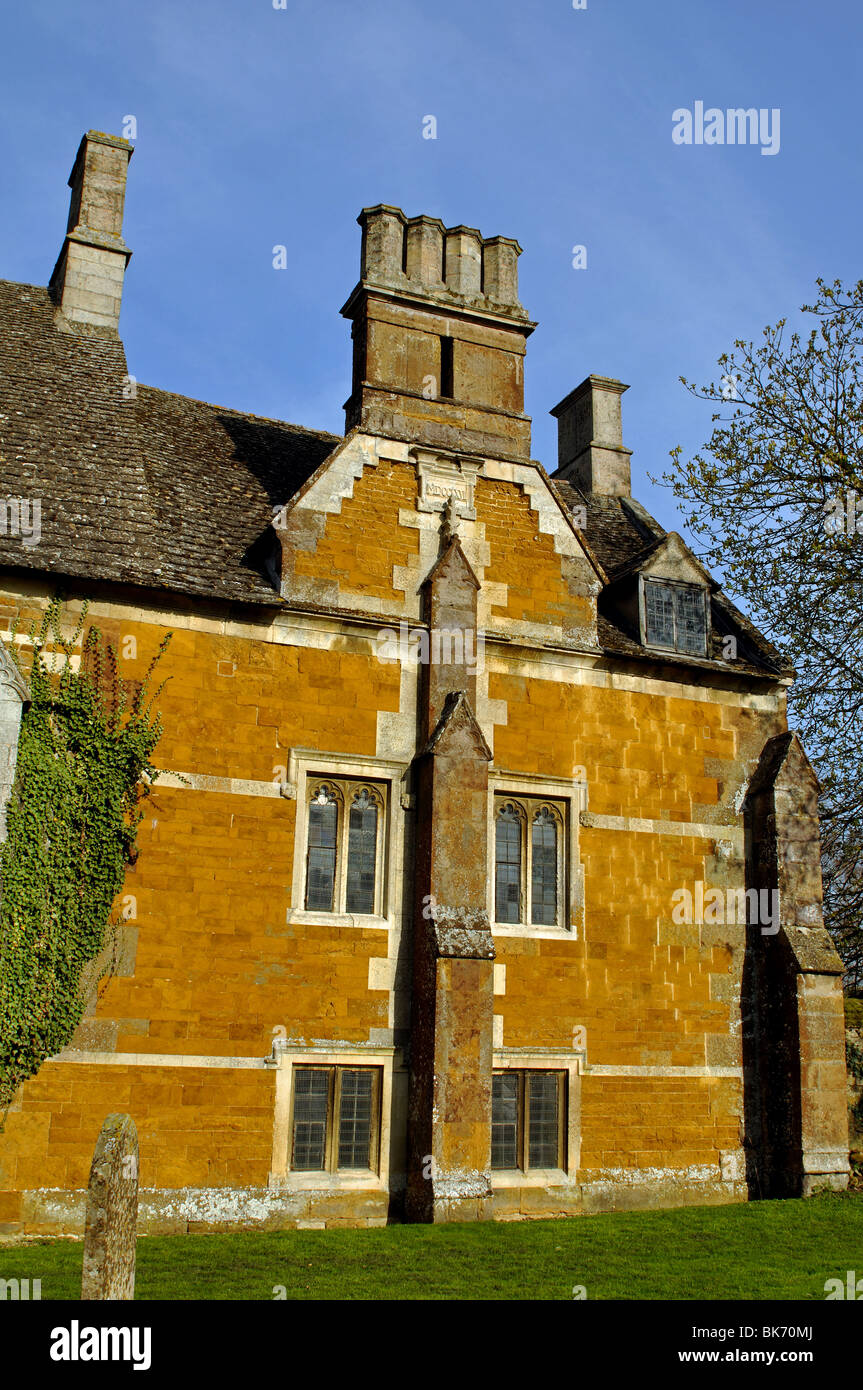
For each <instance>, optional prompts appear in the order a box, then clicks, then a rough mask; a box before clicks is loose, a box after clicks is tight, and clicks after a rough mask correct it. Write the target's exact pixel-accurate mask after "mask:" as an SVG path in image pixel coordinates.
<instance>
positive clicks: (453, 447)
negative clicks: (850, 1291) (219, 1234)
mask: <svg viewBox="0 0 863 1390" xmlns="http://www.w3.org/2000/svg"><path fill="white" fill-rule="evenodd" d="M131 154H132V148H131V146H130V145H129V144H127V143H126V142H125V141H124V140H121V139H118V138H115V137H113V136H109V135H103V134H101V133H98V132H93V131H91V132H89V134H88V135H86V136H85V137H84V139H83V141H82V143H81V147H80V149H79V152H78V156H77V159H76V161H75V165H74V168H73V171H72V175H71V179H70V185H71V188H72V200H71V211H70V216H69V225H68V229H67V232H66V236H65V240H64V242H63V246H62V249H61V252H60V257H59V259H58V262H57V265H56V267H55V270H54V273H53V275H52V277H51V280H50V284H49V286H48V288H47V289H45V288H41V287H36V286H32V285H21V284H13V283H9V282H2V283H0V373H2V374H0V402H2V405H0V411H2V419H0V451H2V469H3V479H4V483H3V490H4V491H5V492H6V493H8V499H7V501H12V500H14V501H15V504H16V507H17V512H15V515H16V516H18V518H19V520H20V517H21V516H24V515H25V514H26V515H28V516H31V515H32V512H33V505H35V503H36V502H37V501H38V503H39V509H40V511H39V514H40V533H39V536H38V543H35V542H34V535H33V529H32V527H31V530H30V533H29V541H30V542H31V543H29V544H28V543H25V542H26V540H27V538H26V537H25V536H24V535H23V528H22V527H21V526H20V525H19V526H18V527H17V528H16V527H15V526H14V525H9V524H8V518H9V516H10V515H12V513H13V511H14V510H15V509H14V508H13V509H11V510H10V508H9V507H8V506H7V525H6V527H5V531H4V534H3V535H2V536H0V565H2V583H0V614H2V617H3V619H4V623H3V626H4V628H5V630H6V631H8V629H9V627H10V624H11V622H12V621H13V619H14V618H15V617H20V618H23V619H24V621H25V624H26V622H27V620H28V619H29V618H31V617H32V616H38V614H39V613H40V612H42V611H44V608H45V606H46V604H47V603H48V601H49V599H50V597H51V596H52V595H53V594H55V593H56V592H58V591H62V592H63V593H64V594H65V596H66V612H67V614H69V615H70V617H71V620H72V621H74V619H75V616H76V614H77V613H78V612H79V611H80V606H81V604H82V602H83V601H84V600H88V601H89V605H90V607H89V615H88V622H92V623H94V624H95V625H97V626H98V627H99V629H100V630H101V631H102V632H103V633H105V634H106V636H107V637H108V638H109V639H111V640H112V641H113V642H114V643H115V644H116V646H117V649H118V651H120V652H121V653H122V655H123V658H124V661H123V665H124V671H125V674H126V675H128V677H129V678H130V679H138V678H140V676H141V675H142V673H143V671H144V670H145V668H146V666H147V664H148V663H149V661H150V659H151V657H152V656H153V654H154V653H155V651H156V650H157V648H158V645H159V643H160V641H161V639H162V637H163V635H164V634H165V633H166V632H168V631H171V632H172V633H173V638H172V641H171V643H170V646H169V648H168V652H167V654H166V657H165V659H164V664H163V668H162V669H163V672H164V674H166V675H169V676H170V680H169V681H168V684H167V686H166V688H165V690H164V693H163V695H162V697H161V699H160V709H161V711H162V715H163V720H164V727H165V732H164V737H163V739H162V742H161V744H160V746H159V748H158V750H157V757H158V760H159V763H160V766H162V767H164V768H166V769H170V772H168V773H166V775H164V776H163V777H162V778H161V779H160V780H159V781H158V782H157V784H156V786H155V788H154V794H153V796H152V799H151V800H150V801H149V802H148V803H147V815H146V819H145V821H144V823H143V825H142V828H141V832H140V835H139V846H140V854H139V856H138V858H137V861H136V863H135V865H134V866H133V867H130V870H129V874H128V879H127V884H126V892H125V895H124V899H123V904H124V908H123V915H124V918H125V920H124V922H123V925H122V928H121V935H122V942H121V950H120V953H119V960H118V961H117V964H116V968H115V972H114V975H113V977H112V978H111V979H110V981H109V983H108V985H107V988H105V989H104V991H103V992H102V993H101V994H100V997H99V998H98V999H97V1000H94V1001H93V1002H92V1004H91V1006H90V1008H89V1010H88V1014H87V1016H86V1017H85V1019H84V1021H83V1022H82V1024H81V1025H80V1027H79V1029H78V1031H77V1033H76V1035H75V1036H74V1037H73V1038H72V1039H71V1041H70V1044H69V1046H68V1048H67V1049H66V1050H65V1051H64V1052H62V1053H61V1054H60V1055H59V1056H57V1057H55V1058H53V1059H52V1060H50V1061H49V1062H47V1063H46V1064H45V1065H44V1066H43V1067H42V1069H41V1071H40V1072H39V1073H38V1075H37V1076H36V1077H35V1078H33V1079H32V1080H31V1081H29V1082H28V1083H27V1084H26V1085H24V1086H23V1087H22V1088H21V1090H20V1091H19V1093H18V1096H17V1097H16V1100H15V1102H14V1104H13V1107H12V1110H11V1111H10V1113H9V1115H8V1118H7V1121H6V1126H5V1131H4V1132H3V1133H2V1135H0V1223H3V1224H2V1229H3V1230H6V1231H55V1232H56V1231H64V1230H79V1229H80V1227H81V1222H82V1219H83V1202H84V1194H83V1189H84V1188H85V1185H86V1178H87V1171H88V1166H89V1162H90V1158H91V1156H92V1152H93V1145H94V1142H95V1139H96V1136H97V1134H98V1132H99V1129H100V1127H101V1124H102V1121H103V1120H104V1118H105V1116H106V1115H107V1114H108V1113H110V1112H113V1111H123V1112H129V1113H130V1114H131V1115H132V1116H133V1118H134V1121H135V1123H136V1126H137V1129H138V1134H139V1137H140V1178H141V1185H142V1190H141V1198H140V1221H141V1228H142V1229H145V1230H151V1231H158V1230H188V1229H203V1228H205V1227H206V1228H212V1227H216V1226H228V1227H230V1226H235V1225H239V1224H244V1225H265V1224H269V1225H275V1226H280V1225H294V1224H297V1225H324V1224H326V1225H338V1224H376V1223H383V1222H385V1221H387V1219H392V1218H393V1217H397V1216H399V1215H400V1214H402V1213H404V1214H405V1215H406V1216H407V1218H408V1219H416V1220H435V1221H441V1220H451V1219H452V1220H466V1219H475V1218H499V1219H506V1218H515V1217H526V1216H542V1215H557V1214H565V1213H578V1212H589V1211H596V1210H601V1209H610V1208H614V1207H620V1206H643V1205H651V1206H652V1205H675V1204H684V1203H719V1202H728V1201H740V1200H745V1199H746V1198H747V1196H753V1195H754V1196H758V1195H762V1196H770V1195H783V1194H791V1193H808V1192H810V1191H812V1190H813V1189H815V1188H816V1187H818V1186H822V1185H828V1186H833V1187H842V1186H844V1185H845V1184H846V1182H847V1174H848V1131H847V1115H846V1108H845V1065H844V1052H843V1013H842V990H841V964H840V961H839V959H838V957H837V956H836V955H835V953H834V951H833V949H832V947H831V945H830V941H829V938H828V936H827V934H826V932H825V930H824V927H823V924H822V918H821V880H820V868H819V835H818V821H817V783H816V780H815V777H814V775H813V773H812V770H811V768H810V766H809V764H808V762H807V760H806V757H805V754H804V752H803V750H802V748H801V747H800V744H799V742H798V741H797V739H796V738H795V737H794V736H793V735H791V734H789V733H788V732H787V724H786V690H787V687H788V684H789V682H790V679H791V672H790V671H789V670H788V668H787V666H786V665H785V664H783V660H782V658H781V657H780V656H779V654H778V653H777V652H776V651H775V650H773V648H772V647H771V646H770V645H769V643H768V642H767V641H765V640H764V638H763V637H762V636H760V635H759V633H758V632H757V631H755V630H754V629H753V627H752V626H751V624H750V623H749V622H748V621H747V620H746V618H745V617H744V616H742V615H741V614H740V613H739V612H738V611H737V610H736V609H735V608H734V606H733V605H732V604H731V602H730V601H729V600H728V598H726V597H725V595H724V594H723V593H722V592H721V590H720V589H719V587H718V585H717V584H716V583H715V582H714V581H713V580H712V579H711V577H710V575H709V574H707V573H706V572H705V570H704V569H703V568H702V566H701V565H700V564H699V562H698V561H697V560H696V558H695V557H694V556H693V555H692V554H691V553H690V551H689V550H688V548H687V546H686V545H685V543H684V542H683V541H682V539H681V538H680V537H679V536H678V535H676V534H675V533H673V532H672V533H666V532H665V531H664V530H663V528H662V527H661V526H659V525H658V524H657V522H656V521H655V520H654V519H653V518H652V517H651V516H650V515H649V514H648V513H647V511H646V510H645V509H644V507H643V506H641V505H640V504H639V503H638V502H637V501H636V500H635V499H634V498H633V497H632V495H631V488H630V450H629V449H628V448H627V447H626V446H625V444H624V442H623V438H624V436H623V433H622V428H621V397H622V394H623V392H624V391H626V389H627V388H626V386H624V385H623V384H622V383H621V382H619V381H616V380H613V379H610V378H607V377H604V376H597V375H592V376H588V377H586V379H585V380H584V381H582V383H581V385H579V386H577V387H576V388H575V389H574V390H573V391H572V392H571V393H570V394H569V395H568V396H567V397H566V398H565V399H564V400H563V401H561V402H560V404H559V405H557V406H555V407H554V410H553V412H552V413H553V414H554V415H555V416H556V417H557V420H558V425H559V453H558V460H557V464H556V468H554V469H553V470H549V471H547V470H546V468H544V467H543V465H542V464H541V463H539V462H537V461H536V460H535V459H533V458H532V457H531V447H530V420H529V419H528V417H527V416H526V415H525V413H524V358H525V349H526V344H527V339H528V338H529V336H530V335H531V333H532V332H533V330H534V328H535V327H536V325H535V324H534V323H533V322H531V320H530V319H529V317H528V315H527V312H526V311H525V309H524V308H523V307H522V305H521V304H520V302H519V297H518V287H517V272H516V266H517V259H518V256H519V254H520V251H521V248H520V247H519V245H518V243H517V242H515V241H513V240H511V239H509V238H507V237H502V236H496V237H492V238H483V237H482V236H481V235H480V233H479V232H477V231H475V230H474V229H472V228H470V227H464V226H458V227H452V228H447V227H444V225H443V224H442V223H441V222H440V221H438V220H437V219H436V218H432V217H426V216H419V217H411V218H408V217H406V216H405V215H404V214H403V213H402V212H401V211H400V210H399V209H398V208H394V207H389V206H384V205H379V206H376V207H370V208H366V209H364V210H363V212H362V213H361V215H360V217H359V219H358V220H359V223H360V226H361V228H362V251H361V273H360V279H359V282H358V284H357V286H356V288H355V289H354V290H353V291H352V293H351V294H350V296H349V298H348V300H347V303H346V304H345V306H344V308H343V310H342V313H343V314H344V316H345V317H346V318H347V319H349V320H350V323H351V332H352V338H353V386H352V390H351V394H350V398H349V400H348V402H347V405H346V433H345V435H344V437H343V438H341V437H336V436H333V435H328V434H324V433H321V432H319V431H315V430H308V429H304V428H301V427H299V426H296V425H289V424H285V423H282V422H280V421H276V420H265V419H260V418H256V417H254V416H250V415H246V414H242V413H238V412H235V411H232V410H230V409H228V408H223V407H219V406H213V405H209V404H205V403H204V402H201V401H195V400H190V399H187V398H185V397H183V396H177V395H173V394H171V393H169V392H166V391H162V390H155V389H153V388H151V387H147V386H145V385H142V384H138V383H137V382H135V380H134V377H133V376H132V375H130V371H129V366H128V365H127V360H126V356H125V352H124V348H123V344H122V342H121V340H120V338H119V336H118V321H119V313H120V304H121V297H122V294H123V287H124V276H125V273H126V268H127V263H128V261H129V257H130V255H131V252H130V250H129V248H128V246H127V245H126V244H125V242H124V240H123V230H122V213H123V200H124V192H125V181H126V174H127V167H128V162H129V158H130V156H131ZM130 289H131V285H130ZM28 506H29V508H30V510H29V511H28ZM130 639H134V641H131V640H130ZM4 673H5V666H4V667H2V668H0V683H2V681H3V680H5V675H4ZM3 689H4V699H5V698H6V695H7V694H8V695H9V698H10V699H11V698H13V696H14V698H15V699H17V700H18V701H19V705H20V701H21V700H25V699H26V691H24V690H18V691H14V692H11V691H10V690H9V687H8V683H7V685H6V686H4V687H3ZM18 717H20V709H19V710H18V711H17V713H16V712H15V711H14V710H13V711H12V713H11V714H10V715H9V718H8V719H7V718H6V716H5V715H4V722H3V724H2V728H3V730H4V731H6V745H5V763H2V762H0V765H2V766H4V767H11V766H13V765H14V738H15V730H16V728H17V724H16V718H18ZM9 731H11V732H9ZM777 893H778V898H777ZM747 909H748V915H747Z"/></svg>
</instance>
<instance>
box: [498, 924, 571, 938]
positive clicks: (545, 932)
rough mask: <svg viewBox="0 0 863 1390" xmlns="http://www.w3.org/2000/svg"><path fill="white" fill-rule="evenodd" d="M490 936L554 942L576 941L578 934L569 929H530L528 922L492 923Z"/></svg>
mask: <svg viewBox="0 0 863 1390" xmlns="http://www.w3.org/2000/svg"><path fill="white" fill-rule="evenodd" d="M491 933H492V936H524V937H532V938H534V939H535V938H537V937H540V938H546V939H549V940H555V941H576V940H577V939H578V933H577V932H576V930H575V928H571V927H532V926H531V925H530V923H529V922H492V924H491Z"/></svg>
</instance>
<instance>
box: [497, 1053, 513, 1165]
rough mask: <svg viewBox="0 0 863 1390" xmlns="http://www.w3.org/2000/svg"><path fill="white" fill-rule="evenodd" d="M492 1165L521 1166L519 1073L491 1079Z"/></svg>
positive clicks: (498, 1073) (499, 1072)
mask: <svg viewBox="0 0 863 1390" xmlns="http://www.w3.org/2000/svg"><path fill="white" fill-rule="evenodd" d="M491 1166H492V1168H517V1167H518V1072H515V1071H512V1072H507V1071H498V1072H495V1073H494V1075H493V1076H492V1079H491Z"/></svg>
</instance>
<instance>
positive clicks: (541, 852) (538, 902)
mask: <svg viewBox="0 0 863 1390" xmlns="http://www.w3.org/2000/svg"><path fill="white" fill-rule="evenodd" d="M565 824H566V820H565V810H564V803H562V802H558V801H547V800H545V799H541V798H539V797H531V796H520V795H519V796H504V795H500V796H498V797H496V799H495V827H494V854H495V864H494V919H495V921H496V922H498V923H499V924H500V925H510V926H512V925H517V924H519V923H524V924H525V925H530V926H549V927H563V926H565V919H564V913H563V904H564V901H565V883H566V864H565V861H564V848H565V836H564V827H565Z"/></svg>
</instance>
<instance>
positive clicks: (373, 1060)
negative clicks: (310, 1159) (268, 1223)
mask: <svg viewBox="0 0 863 1390" xmlns="http://www.w3.org/2000/svg"><path fill="white" fill-rule="evenodd" d="M396 1053H397V1049H396V1048H395V1047H369V1046H367V1045H362V1044H360V1045H358V1046H356V1047H353V1048H352V1047H349V1046H346V1045H345V1044H342V1045H341V1047H338V1046H337V1047H327V1046H317V1047H293V1046H291V1045H290V1044H284V1043H282V1044H279V1045H278V1046H277V1048H276V1049H275V1052H274V1056H275V1066H276V1096H275V1105H274V1120H273V1151H272V1158H271V1167H270V1173H269V1177H268V1180H267V1186H268V1187H269V1188H270V1189H275V1190H280V1191H285V1190H287V1191H295V1192H331V1191H333V1190H334V1189H337V1190H339V1191H365V1192H367V1191H369V1190H372V1191H388V1190H389V1182H390V1146H391V1136H392V1112H393V1083H394V1074H395V1060H396ZM297 1067H320V1068H328V1067H335V1068H340V1067H341V1068H347V1069H349V1070H354V1069H356V1068H362V1067H375V1068H377V1069H378V1070H379V1071H380V1077H379V1080H378V1105H377V1112H378V1132H377V1137H376V1151H377V1168H376V1169H373V1168H368V1169H365V1168H343V1169H337V1168H336V1169H316V1170H311V1171H310V1170H309V1169H303V1168H292V1167H291V1148H292V1143H293V1113H294V1071H295V1069H296V1068H297Z"/></svg>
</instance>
